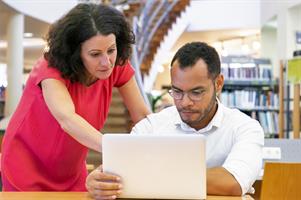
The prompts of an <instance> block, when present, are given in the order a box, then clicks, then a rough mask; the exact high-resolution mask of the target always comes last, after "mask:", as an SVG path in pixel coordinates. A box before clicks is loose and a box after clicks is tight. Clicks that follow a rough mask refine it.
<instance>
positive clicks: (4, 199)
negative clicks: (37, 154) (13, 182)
mask: <svg viewBox="0 0 301 200" xmlns="http://www.w3.org/2000/svg"><path fill="white" fill-rule="evenodd" d="M0 199H1V200H20V199H22V200H40V199H42V200H53V199H56V200H91V198H90V197H89V196H88V193H86V192H0ZM226 199H229V200H251V199H253V198H252V197H250V196H243V197H230V196H207V200H226ZM124 200H125V199H124ZM135 200H138V199H135Z"/></svg>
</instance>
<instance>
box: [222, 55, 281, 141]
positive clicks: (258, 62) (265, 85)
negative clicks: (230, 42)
mask: <svg viewBox="0 0 301 200" xmlns="http://www.w3.org/2000/svg"><path fill="white" fill-rule="evenodd" d="M221 60H222V74H223V75H224V77H225V81H224V87H223V91H222V93H221V95H220V100H221V102H222V103H223V104H225V105H226V106H228V107H231V108H237V109H239V110H241V111H242V112H244V113H246V114H247V115H249V116H251V117H252V118H254V119H256V120H258V121H259V123H260V124H261V126H262V128H263V130H264V132H265V137H266V138H278V133H279V126H278V112H279V96H278V81H276V80H273V78H272V65H271V62H270V60H268V59H254V58H251V57H245V56H229V57H222V59H221Z"/></svg>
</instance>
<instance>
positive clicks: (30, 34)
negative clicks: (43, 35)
mask: <svg viewBox="0 0 301 200" xmlns="http://www.w3.org/2000/svg"><path fill="white" fill-rule="evenodd" d="M23 36H24V37H25V38H31V37H32V36H33V33H24V34H23Z"/></svg>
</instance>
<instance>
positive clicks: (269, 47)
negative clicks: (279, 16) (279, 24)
mask: <svg viewBox="0 0 301 200" xmlns="http://www.w3.org/2000/svg"><path fill="white" fill-rule="evenodd" d="M261 57H263V58H269V59H271V62H272V66H273V75H274V77H279V65H278V62H279V60H278V59H277V29H276V28H272V27H263V28H262V29H261Z"/></svg>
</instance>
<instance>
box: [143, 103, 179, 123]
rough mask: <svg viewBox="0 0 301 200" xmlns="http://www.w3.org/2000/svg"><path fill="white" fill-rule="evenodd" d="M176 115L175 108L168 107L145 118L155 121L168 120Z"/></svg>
mask: <svg viewBox="0 0 301 200" xmlns="http://www.w3.org/2000/svg"><path fill="white" fill-rule="evenodd" d="M177 115H178V111H177V108H176V107H175V106H169V107H167V108H164V109H163V110H161V111H160V112H157V113H152V114H150V115H148V116H147V118H149V119H152V120H155V119H162V118H163V119H164V118H166V117H167V118H166V119H170V118H173V117H175V116H177Z"/></svg>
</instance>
